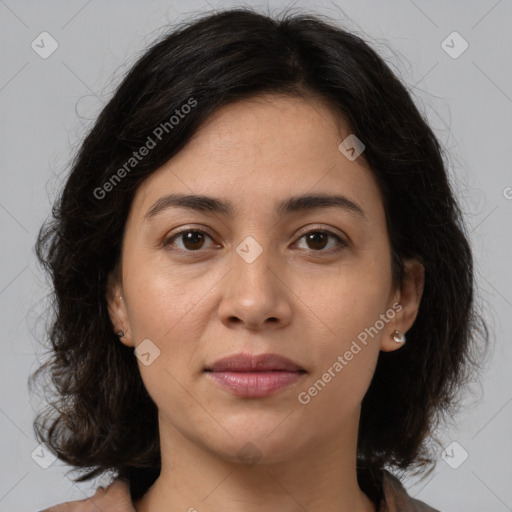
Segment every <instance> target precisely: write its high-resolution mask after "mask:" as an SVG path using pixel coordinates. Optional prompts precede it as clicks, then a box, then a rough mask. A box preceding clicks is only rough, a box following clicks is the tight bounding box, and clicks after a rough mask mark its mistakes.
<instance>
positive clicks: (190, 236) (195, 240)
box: [164, 229, 212, 252]
mask: <svg viewBox="0 0 512 512" xmlns="http://www.w3.org/2000/svg"><path fill="white" fill-rule="evenodd" d="M206 237H208V238H209V239H210V240H212V237H211V236H210V235H209V234H208V233H206V232H205V231H200V230H198V229H184V230H183V231H179V232H178V233H175V234H174V235H173V236H171V237H170V238H168V239H167V240H165V242H164V245H174V240H176V239H177V240H180V241H181V242H182V247H176V246H175V247H176V248H177V249H179V250H182V251H188V252H195V251H197V250H198V249H202V248H203V246H204V241H205V238H206Z"/></svg>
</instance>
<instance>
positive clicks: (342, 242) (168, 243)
mask: <svg viewBox="0 0 512 512" xmlns="http://www.w3.org/2000/svg"><path fill="white" fill-rule="evenodd" d="M184 233H201V234H202V235H206V236H208V237H209V238H210V239H212V240H213V237H212V235H210V234H209V233H208V232H206V231H203V230H201V229H191V228H188V229H183V230H181V231H178V232H177V233H174V234H173V235H172V236H170V237H168V238H166V239H165V240H164V242H163V246H165V247H167V246H171V245H172V242H173V241H174V240H175V239H177V238H178V237H179V236H180V235H183V234H184ZM312 233H323V234H326V235H328V236H331V237H333V238H335V239H336V241H337V242H338V244H339V246H338V247H335V248H331V249H327V250H324V249H320V250H317V251H315V250H314V249H307V251H308V252H310V253H312V254H313V255H315V256H316V255H318V253H327V254H334V253H337V252H340V251H341V250H343V249H345V248H346V247H347V246H348V244H347V243H346V242H345V240H343V238H341V237H340V236H339V235H337V234H336V233H333V232H332V231H329V230H328V229H319V228H317V229H312V230H310V231H307V232H305V233H303V234H302V235H301V236H300V237H299V238H298V240H297V241H299V240H301V239H302V238H304V237H305V236H306V235H310V234H312ZM173 250H175V251H178V252H183V253H189V254H192V253H200V252H202V251H201V249H198V250H196V251H191V250H188V249H181V248H177V247H174V248H173Z"/></svg>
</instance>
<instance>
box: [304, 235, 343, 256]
mask: <svg viewBox="0 0 512 512" xmlns="http://www.w3.org/2000/svg"><path fill="white" fill-rule="evenodd" d="M330 238H334V239H335V240H336V241H337V242H338V244H337V247H336V244H335V247H331V248H330V249H331V250H337V249H341V248H343V247H346V245H347V244H346V243H345V242H344V241H343V239H342V238H341V237H339V236H338V235H336V234H334V233H331V232H330V231H325V230H322V231H320V230H315V231H310V232H308V233H306V234H304V235H302V237H301V238H300V239H301V240H302V239H305V240H306V244H307V246H308V247H307V248H309V249H311V250H312V251H314V252H329V249H328V250H326V251H324V250H323V249H325V247H326V246H327V245H328V243H329V239H330Z"/></svg>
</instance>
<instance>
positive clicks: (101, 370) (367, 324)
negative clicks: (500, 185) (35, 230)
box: [34, 9, 487, 512]
mask: <svg viewBox="0 0 512 512" xmlns="http://www.w3.org/2000/svg"><path fill="white" fill-rule="evenodd" d="M37 250H38V256H39V258H40V260H41V261H42V262H43V263H44V264H45V265H46V268H47V270H48V271H49V272H50V274H51V276H52V278H53V283H54V287H55V300H56V302H55V308H56V316H55V320H54V323H53V327H52V330H51V332H50V341H51V344H52V353H53V358H52V359H51V360H50V361H49V362H48V363H47V364H45V365H44V366H43V367H41V368H40V369H39V370H38V372H36V375H37V374H39V373H40V372H42V371H43V370H44V371H48V372H49V374H50V375H52V378H53V382H54V384H55V386H56V388H57V397H56V399H55V401H54V403H53V405H54V407H53V409H54V411H52V410H51V409H50V410H48V411H45V413H44V414H42V415H40V416H39V417H38V418H37V419H36V422H35V429H36V435H37V436H38V439H39V440H41V441H45V442H47V443H48V444H49V445H50V446H51V447H52V448H53V449H54V450H55V452H56V453H57V454H58V456H59V458H60V459H61V460H63V461H64V462H66V463H68V464H70V465H72V466H74V467H76V468H84V469H85V468H88V469H89V470H90V471H89V472H88V473H87V474H85V475H84V476H82V477H80V478H78V479H77V481H84V480H86V479H89V478H92V477H95V476H97V475H99V474H101V473H103V472H106V471H110V472H112V473H113V475H114V476H115V477H117V481H116V482H115V483H114V484H113V485H112V486H110V487H109V488H108V489H107V490H104V489H102V488H101V489H100V490H98V492H97V493H96V495H95V496H94V497H93V498H91V499H89V500H86V501H82V502H75V503H68V504H63V505H60V506H57V507H53V508H50V509H48V510H53V511H62V510H66V511H67V510H72V511H79V510H86V509H87V510H89V509H90V510H92V509H94V510H97V508H100V509H101V510H103V511H104V512H108V510H137V511H138V512H150V511H157V510H158V511H164V510H169V511H171V510H172V511H174V510H189V511H194V510H198V511H203V510H205V511H207V510H211V511H216V510H220V509H223V510H231V509H233V510H234V509H236V510H243V511H259V510H284V511H295V510H308V511H310V512H313V511H320V510H337V511H352V512H353V511H361V512H363V511H365V512H370V511H374V512H375V511H379V512H383V511H389V512H391V511H396V512H398V511H404V510H407V511H410V510H421V511H432V510H435V509H434V508H431V507H429V506H428V505H426V504H424V503H422V502H420V501H419V500H415V499H413V498H411V497H410V496H408V494H407V492H406V491H405V489H404V488H403V486H402V485H401V483H400V481H399V479H398V478H397V477H396V476H395V475H393V474H392V473H391V472H390V471H389V470H388V468H392V467H395V468H396V469H399V470H406V469H412V468H416V469H418V470H422V469H423V470H424V469H427V468H428V467H431V466H432V464H433V463H434V459H433V457H432V452H430V451H429V449H428V446H427V444H428V443H429V442H431V441H432V437H431V433H432V430H433V428H434V427H435V426H436V425H437V423H438V421H439V419H440V418H441V417H442V415H443V414H447V413H449V412H451V411H453V410H454V407H455V405H456V403H457V397H458V391H459V389H460V388H461V386H462V384H463V383H465V382H467V380H468V379H469V378H471V376H472V374H473V373H474V370H475V369H476V368H477V364H476V363H475V361H474V360H473V359H472V358H471V357H470V353H471V349H472V346H473V344H474V343H476V342H477V341H478V338H480V339H481V340H483V341H484V342H486V341H487V332H486V328H485V324H484V323H483V321H482V320H481V317H480V316H479V315H478V314H477V312H476V311H475V306H474V290H473V287H474V285H473V267H472V254H471V250H470V247H469V244H468V240H467V237H466V235H465V232H464V227H463V224H462V220H461V217H460V211H459V208H458V206H457V203H456V201H455V199H454V196H453V193H452V191H451V188H450V185H449V181H448V177H447V172H446V168H445V164H444V162H443V158H442V149H441V146H440V144H439V142H438V141H437V139H436V138H435V136H434V134H433V132H432V130H431V129H430V128H429V126H428V124H427V123H426V122H425V120H424V119H423V118H422V116H421V115H420V113H419V112H418V110H417V108H416V106H415V105H414V102H413V101H412V99H411V97H410V95H409V94H408V92H407V90H406V89H405V87H404V86H403V85H402V83H401V82H400V81H399V80H398V79H397V78H396V77H395V76H394V74H393V73H392V72H391V70H390V69H389V68H388V67H387V65H386V64H385V62H384V61H383V60H382V58H380V57H379V56H378V55H377V54H376V53H375V52H374V51H373V50H372V49H371V48H370V47H369V46H368V45H367V44H366V43H365V42H364V41H363V40H362V39H360V38H359V37H357V36H355V35H353V34H351V33H349V32H347V31H344V30H342V29H340V28H338V27H336V26H334V25H332V24H330V23H328V22H326V21H324V20H321V19H320V18H319V17H314V16H308V15H302V16H300V15H298V16H292V15H284V16H282V18H281V19H272V18H270V17H268V16H264V15H262V14H258V13H256V12H253V11H251V10H248V9H235V10H229V11H223V12H220V13H216V14H213V15H207V16H204V17H202V18H201V19H199V20H196V21H195V22H193V23H190V24H188V25H185V26H183V27H181V28H180V29H179V30H176V31H174V32H172V33H171V34H169V35H168V36H166V37H165V38H163V39H162V40H161V41H160V42H158V43H157V44H155V45H154V46H153V47H152V48H150V49H149V50H148V51H147V52H146V53H145V54H144V55H143V56H142V57H141V58H140V60H139V61H138V62H137V63H136V64H135V65H134V66H133V68H132V69H131V70H130V72H129V73H128V75H127V76H126V77H125V79H124V80H123V82H122V84H121V85H120V86H119V88H118V90H117V91H116V93H115V94H114V96H113V98H112V99H111V100H110V102H109V103H108V104H107V106H106V107H105V108H104V110H103V111H102V113H101V114H100V116H99V118H98V120H97V122H96V124H95V126H94V127H93V128H92V130H91V132H90V133H89V135H88V136H87V138H86V139H85V140H84V142H83V144H82V146H81V149H80V152H79V154H78V156H77V158H76V160H75V162H74V165H73V168H72V171H71V174H70V176H69V178H68V180H67V182H66V184H65V187H64V189H63V192H62V196H61V197H60V200H59V202H58V204H57V205H56V208H55V209H54V219H53V220H52V221H51V222H49V223H48V224H46V225H45V226H44V227H43V228H42V230H41V233H40V236H39V239H38V244H37ZM36 375H34V377H35V376H36ZM434 441H435V440H434ZM91 468H92V469H91Z"/></svg>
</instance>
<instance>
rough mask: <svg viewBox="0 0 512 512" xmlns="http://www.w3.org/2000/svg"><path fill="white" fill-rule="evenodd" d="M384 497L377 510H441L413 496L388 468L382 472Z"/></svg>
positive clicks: (424, 511)
mask: <svg viewBox="0 0 512 512" xmlns="http://www.w3.org/2000/svg"><path fill="white" fill-rule="evenodd" d="M382 473H383V474H382V491H383V494H384V497H383V498H382V501H381V502H380V505H379V508H378V510H377V512H440V511H439V510H438V509H436V508H432V507H430V506H429V505H427V504H426V503H424V502H423V501H420V500H416V499H414V498H411V496H409V494H407V491H406V490H405V487H404V486H403V485H402V482H400V480H399V479H398V478H397V477H396V476H394V475H393V474H391V473H390V472H389V471H387V470H383V472H382Z"/></svg>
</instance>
